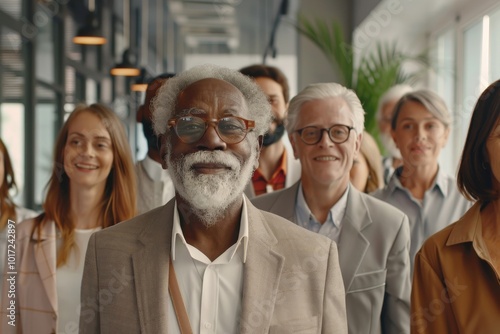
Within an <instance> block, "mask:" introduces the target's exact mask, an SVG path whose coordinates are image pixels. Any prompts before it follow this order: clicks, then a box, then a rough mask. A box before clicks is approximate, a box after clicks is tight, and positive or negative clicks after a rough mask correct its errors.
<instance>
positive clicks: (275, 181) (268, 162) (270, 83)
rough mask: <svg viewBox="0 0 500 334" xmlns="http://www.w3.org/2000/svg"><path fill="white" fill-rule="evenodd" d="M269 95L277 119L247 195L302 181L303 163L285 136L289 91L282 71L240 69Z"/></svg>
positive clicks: (271, 68)
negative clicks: (295, 156)
mask: <svg viewBox="0 0 500 334" xmlns="http://www.w3.org/2000/svg"><path fill="white" fill-rule="evenodd" d="M240 72H241V73H243V74H244V75H246V76H249V77H251V78H252V79H254V81H255V83H256V84H257V85H259V87H260V88H261V89H262V90H263V91H264V94H266V96H267V99H268V100H269V103H270V104H271V109H272V112H273V116H274V120H273V122H272V124H271V126H270V128H269V131H268V132H267V133H266V134H265V136H264V141H263V145H262V149H261V151H260V156H259V167H258V168H257V169H256V170H255V172H254V174H253V176H252V180H251V182H250V183H249V184H248V187H247V189H246V190H245V194H246V195H247V196H248V197H249V198H252V197H255V196H259V195H262V194H266V193H269V192H272V191H274V190H279V189H283V188H287V187H290V186H291V185H292V184H294V183H295V182H297V181H298V180H299V178H300V163H299V161H298V160H296V159H295V158H294V156H293V150H292V146H291V144H290V140H289V139H288V135H287V134H286V133H285V132H286V130H285V119H286V115H287V108H288V101H289V99H290V92H289V87H288V80H287V78H286V76H285V75H284V74H283V72H281V70H280V69H278V68H276V67H273V66H268V65H259V64H258V65H251V66H248V67H245V68H242V69H241V70H240Z"/></svg>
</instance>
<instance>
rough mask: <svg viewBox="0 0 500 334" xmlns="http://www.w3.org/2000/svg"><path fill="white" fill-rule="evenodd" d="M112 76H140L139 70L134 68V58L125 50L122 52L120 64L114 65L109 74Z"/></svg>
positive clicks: (128, 50)
mask: <svg viewBox="0 0 500 334" xmlns="http://www.w3.org/2000/svg"><path fill="white" fill-rule="evenodd" d="M109 73H111V75H114V76H125V77H136V76H138V75H140V74H141V70H140V69H138V68H137V67H136V66H135V56H134V54H133V53H132V52H131V51H130V49H127V50H125V51H124V52H123V58H122V62H121V63H119V64H117V65H115V67H113V68H112V69H111V71H110V72H109Z"/></svg>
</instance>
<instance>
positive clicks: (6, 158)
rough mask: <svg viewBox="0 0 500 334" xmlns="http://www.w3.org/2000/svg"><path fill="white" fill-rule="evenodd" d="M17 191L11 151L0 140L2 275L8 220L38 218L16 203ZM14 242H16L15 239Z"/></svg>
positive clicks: (0, 258)
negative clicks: (15, 195) (14, 194)
mask: <svg viewBox="0 0 500 334" xmlns="http://www.w3.org/2000/svg"><path fill="white" fill-rule="evenodd" d="M16 191H17V185H16V177H15V176H14V168H12V163H11V160H10V155H9V151H8V150H7V147H6V146H5V144H4V142H3V140H2V139H1V138H0V273H3V268H4V262H5V261H6V259H7V223H8V220H9V219H10V220H13V221H14V222H16V223H20V222H21V221H23V220H25V219H27V218H32V217H34V216H36V213H35V212H34V211H32V210H29V209H26V208H22V207H20V206H17V205H16V204H15V203H14V200H13V199H12V192H16ZM14 238H15V236H14ZM12 240H13V241H15V239H12ZM12 250H14V249H12Z"/></svg>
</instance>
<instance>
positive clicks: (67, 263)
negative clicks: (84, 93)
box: [2, 104, 136, 333]
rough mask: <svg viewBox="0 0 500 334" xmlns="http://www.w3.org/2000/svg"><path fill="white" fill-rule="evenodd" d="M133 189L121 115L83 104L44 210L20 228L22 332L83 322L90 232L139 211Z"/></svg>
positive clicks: (65, 136) (59, 150)
mask: <svg viewBox="0 0 500 334" xmlns="http://www.w3.org/2000/svg"><path fill="white" fill-rule="evenodd" d="M135 187H136V182H135V173H134V167H133V162H132V156H131V151H130V147H129V145H128V141H127V138H126V135H125V131H124V127H123V125H122V124H121V121H120V119H119V118H118V117H117V116H116V115H115V114H114V113H113V112H112V111H111V110H110V109H109V108H107V107H105V106H103V105H100V104H92V105H90V106H79V107H77V108H76V109H75V110H74V111H73V112H72V113H71V115H70V116H69V118H68V120H67V121H66V123H65V124H64V125H63V127H62V129H61V131H60V133H59V136H58V138H57V141H56V145H55V151H54V167H53V171H52V175H51V177H50V180H49V182H48V185H47V195H46V199H45V202H44V204H43V213H42V214H41V215H40V216H38V217H37V218H35V219H32V220H27V221H25V222H24V223H23V224H20V225H19V226H18V227H17V267H18V272H19V275H18V277H17V291H16V307H17V308H16V311H17V313H18V314H17V322H18V326H20V328H22V333H53V332H68V331H71V330H72V329H75V328H77V327H78V318H79V306H80V284H81V278H82V273H83V266H84V257H85V253H86V249H87V243H88V240H89V238H90V235H91V234H92V233H93V232H95V231H97V230H100V229H102V228H106V227H109V226H111V225H114V224H116V223H118V222H120V221H123V220H126V219H129V218H132V217H133V216H134V215H135ZM4 291H5V286H4ZM4 293H5V292H4ZM6 299H7V298H2V304H3V306H2V312H5V309H6V307H4V306H6V304H5V302H6V301H4V300H6ZM3 317H5V315H3ZM2 326H4V327H2V333H4V332H6V333H8V330H12V329H8V327H9V326H7V327H5V326H6V322H5V321H3V322H2Z"/></svg>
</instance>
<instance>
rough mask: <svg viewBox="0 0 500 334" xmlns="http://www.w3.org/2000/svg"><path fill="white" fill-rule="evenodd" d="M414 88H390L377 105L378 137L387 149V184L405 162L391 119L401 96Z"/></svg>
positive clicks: (400, 86) (385, 176) (385, 153)
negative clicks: (397, 144) (395, 139)
mask: <svg viewBox="0 0 500 334" xmlns="http://www.w3.org/2000/svg"><path fill="white" fill-rule="evenodd" d="M413 90H414V89H413V88H412V87H411V86H409V85H404V84H401V85H395V86H393V87H391V88H389V89H388V90H387V91H386V92H385V93H384V94H383V95H382V96H381V97H380V100H379V102H378V107H377V113H376V118H377V125H378V138H379V139H380V141H381V143H382V146H383V147H384V149H385V152H384V158H383V160H382V165H383V178H384V182H385V183H386V184H387V183H388V182H389V179H390V178H391V175H392V173H394V170H395V169H396V168H398V167H399V166H401V165H402V164H403V160H402V158H401V153H400V152H399V149H398V148H397V147H396V144H395V143H394V140H393V139H392V135H391V120H392V115H393V114H394V106H395V105H396V103H397V102H398V100H399V99H400V98H402V97H403V95H405V94H406V93H409V92H411V91H413Z"/></svg>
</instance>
